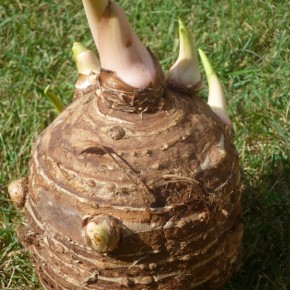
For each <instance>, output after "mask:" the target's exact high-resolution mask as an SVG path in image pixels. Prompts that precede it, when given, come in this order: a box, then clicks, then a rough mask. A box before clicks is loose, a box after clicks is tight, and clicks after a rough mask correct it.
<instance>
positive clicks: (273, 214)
mask: <svg viewBox="0 0 290 290" xmlns="http://www.w3.org/2000/svg"><path fill="white" fill-rule="evenodd" d="M117 2H119V3H120V4H121V5H122V6H123V7H124V9H125V11H126V13H127V15H128V16H129V19H130V21H131V22H132V24H133V27H134V28H135V30H136V32H137V33H138V34H139V36H140V38H141V39H142V41H143V43H145V44H146V45H147V46H149V47H150V48H151V50H152V51H153V52H154V54H155V55H156V56H157V57H158V58H159V59H160V62H161V64H162V66H163V68H164V69H168V68H169V66H170V65H171V64H172V63H173V62H174V60H175V59H176V57H177V54H178V33H177V24H178V21H177V19H178V17H181V18H182V19H183V20H184V22H185V23H186V24H187V26H188V27H189V28H190V30H192V32H193V33H194V35H195V39H196V43H197V46H198V47H201V48H202V49H203V50H204V51H205V52H206V53H207V54H208V56H209V57H210V59H211V61H212V64H213V65H214V66H215V68H216V71H217V72H218V73H219V76H220V78H221V79H222V81H223V83H224V85H225V88H226V91H227V100H228V106H229V114H230V116H231V118H232V121H233V123H234V130H235V135H234V143H235V145H236V147H237V150H238V151H239V153H240V159H241V165H242V167H243V180H244V185H245V191H244V196H243V209H244V224H245V238H244V259H243V265H242V267H241V270H240V272H239V273H238V274H237V275H236V276H234V277H233V278H232V279H231V280H230V281H229V282H228V283H227V285H225V287H224V288H223V289H224V290H229V289H234V290H244V289H247V290H252V289H253V290H258V289H262V290H264V289H265V290H286V289H290V120H289V119H290V118H289V109H290V102H289V100H290V93H289V92H290V90H289V67H290V61H289V56H290V54H289V47H290V38H289V30H288V28H289V19H290V15H289V5H288V3H287V1H282V0H280V1H278V0H277V1H274V0H273V1H270V0H242V1H234V0H220V1H213V0H207V1H199V0H196V1H194V0H193V1H190V0H175V1H174V0H166V1H154V0H148V1H142V0H134V1H128V0H123V1H117ZM132 3H133V5H132ZM155 3H161V4H155ZM74 41H81V42H83V43H84V44H85V45H86V46H88V47H90V48H91V49H93V50H95V46H94V44H93V41H92V37H91V35H90V31H89V29H88V25H87V23H86V18H85V15H84V11H83V10H82V3H81V1H76V0H72V1H64V3H63V2H62V1H60V2H57V1H48V0H47V1H44V0H34V1H32V0H26V1H23V0H17V1H10V0H1V1H0V223H1V227H0V288H1V289H17V290H20V289H39V284H38V280H37V277H36V275H35V273H34V271H33V268H32V266H31V264H30V262H29V255H28V253H27V252H26V251H25V250H24V249H23V248H22V247H21V246H20V245H19V244H18V242H17V238H16V228H17V225H18V224H19V223H21V221H22V219H21V215H20V212H19V211H17V210H15V208H14V207H13V205H12V204H11V202H10V201H9V198H8V193H7V184H8V183H9V182H10V181H12V180H13V179H16V178H20V177H21V176H24V175H26V174H27V171H28V162H29V156H30V151H31V148H32V145H33V143H34V142H35V140H36V138H37V137H38V136H39V134H40V133H41V132H42V131H43V129H44V128H45V127H46V126H47V125H48V124H49V123H50V122H51V121H52V120H53V119H54V118H55V116H56V113H55V112H54V110H53V108H52V107H51V106H50V104H49V102H48V101H47V100H46V98H45V97H44V95H43V91H44V89H45V87H46V86H47V85H48V84H50V85H51V87H52V88H53V90H54V91H55V92H57V93H59V94H60V95H61V96H62V99H63V101H64V102H65V103H66V104H68V103H70V102H71V101H72V97H73V88H74V82H75V80H76V77H77V72H76V68H75V65H74V62H73V60H72V56H71V46H72V44H73V42H74ZM202 95H203V96H205V95H206V91H204V92H203V93H202Z"/></svg>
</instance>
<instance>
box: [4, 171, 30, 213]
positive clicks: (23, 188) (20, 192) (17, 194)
mask: <svg viewBox="0 0 290 290" xmlns="http://www.w3.org/2000/svg"><path fill="white" fill-rule="evenodd" d="M26 183H27V179H26V178H25V177H24V178H21V179H18V180H14V181H12V182H11V183H10V184H9V185H8V193H9V196H10V198H11V200H12V202H13V204H14V206H15V207H17V208H22V207H23V206H24V204H25V199H26V193H27V184H26Z"/></svg>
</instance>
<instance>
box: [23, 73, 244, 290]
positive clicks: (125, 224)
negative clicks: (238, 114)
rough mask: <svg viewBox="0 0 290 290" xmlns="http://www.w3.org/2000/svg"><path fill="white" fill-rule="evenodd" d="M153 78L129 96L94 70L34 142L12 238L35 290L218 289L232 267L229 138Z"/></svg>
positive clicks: (238, 230) (214, 120)
mask: <svg viewBox="0 0 290 290" xmlns="http://www.w3.org/2000/svg"><path fill="white" fill-rule="evenodd" d="M157 76H158V77H157V81H156V83H155V84H150V87H148V88H146V89H145V90H136V89H134V88H131V87H129V86H126V85H125V84H123V83H122V82H121V81H120V80H117V79H114V74H113V73H111V72H108V71H101V74H100V75H99V76H95V77H97V78H98V81H96V82H93V85H92V86H91V87H90V88H89V89H86V90H85V91H81V90H78V92H77V98H76V99H75V101H74V103H72V104H71V105H70V106H69V107H68V108H67V109H66V110H64V111H63V113H62V114H61V115H59V117H58V118H57V119H56V120H54V122H53V123H52V124H51V125H50V126H49V127H48V128H47V129H46V130H45V131H44V133H43V134H42V135H41V136H40V138H39V140H38V141H37V143H36V145H35V147H34V150H33V156H32V159H31V162H30V173H29V176H28V184H27V188H28V193H27V196H26V203H25V212H26V217H27V226H26V227H23V228H22V229H20V230H19V237H20V239H21V241H22V242H23V244H25V245H26V246H27V247H28V249H29V250H30V251H31V253H32V259H33V260H34V263H35V265H36V268H37V272H38V275H39V277H40V281H41V283H42V285H43V287H44V288H45V289H69V290H74V289H75V290H79V289H182V290H185V289H217V288H218V287H220V286H221V285H222V284H223V283H224V282H225V281H226V280H227V279H228V278H229V277H230V276H231V275H232V274H233V273H234V272H236V271H237V270H238V268H239V264H240V256H241V238H242V233H243V226H242V223H241V207H240V198H241V193H242V186H241V180H240V168H239V159H238V155H237V152H236V150H235V148H234V146H233V144H232V142H231V137H230V132H229V130H228V128H227V127H225V126H224V125H223V124H222V123H221V121H220V120H219V119H218V117H217V116H216V115H215V113H214V112H212V110H211V109H210V108H209V106H208V105H207V104H206V103H205V102H204V101H203V100H202V99H201V98H200V97H199V96H197V95H194V94H192V95H188V94H187V95H185V94H182V93H180V92H178V91H175V90H174V88H172V87H170V88H169V87H168V86H167V84H166V82H165V80H164V76H163V73H162V71H161V69H160V68H159V69H158V73H157ZM114 100H115V101H114Z"/></svg>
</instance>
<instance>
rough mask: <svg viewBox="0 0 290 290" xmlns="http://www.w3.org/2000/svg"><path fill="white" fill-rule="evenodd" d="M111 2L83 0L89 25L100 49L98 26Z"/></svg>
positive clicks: (106, 0) (105, 0)
mask: <svg viewBox="0 0 290 290" xmlns="http://www.w3.org/2000/svg"><path fill="white" fill-rule="evenodd" d="M109 3H110V1H109V0H83V5H84V8H85V12H86V15H87V19H88V23H89V26H90V29H91V32H92V35H93V38H94V41H95V44H96V46H97V48H98V26H99V22H100V20H101V17H102V15H103V14H104V12H105V10H106V8H107V7H108V6H109Z"/></svg>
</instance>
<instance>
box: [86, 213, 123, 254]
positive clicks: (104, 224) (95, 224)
mask: <svg viewBox="0 0 290 290" xmlns="http://www.w3.org/2000/svg"><path fill="white" fill-rule="evenodd" d="M84 236H85V240H86V243H87V245H88V246H89V247H91V248H92V249H94V250H95V251H96V252H97V253H100V254H102V253H107V252H110V251H112V250H114V249H115V248H116V247H117V246H118V244H119V241H120V238H121V227H120V225H119V224H118V223H117V221H116V220H115V219H114V218H113V217H111V216H106V215H99V216H95V217H93V218H91V219H89V220H88V221H87V222H86V224H85V225H84Z"/></svg>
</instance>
